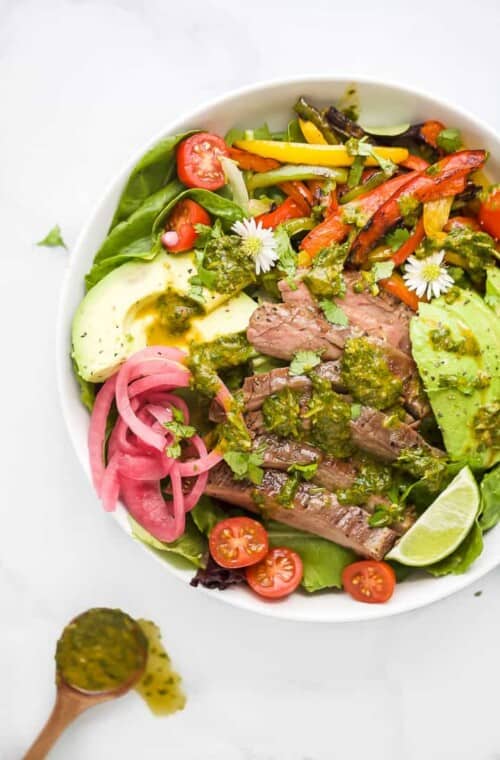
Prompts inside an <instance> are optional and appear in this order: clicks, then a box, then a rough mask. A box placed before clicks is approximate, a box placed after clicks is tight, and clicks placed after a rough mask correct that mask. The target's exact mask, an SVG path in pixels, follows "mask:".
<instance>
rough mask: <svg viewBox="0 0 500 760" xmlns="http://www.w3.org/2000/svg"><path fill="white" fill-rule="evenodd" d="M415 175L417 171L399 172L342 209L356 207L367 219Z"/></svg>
mask: <svg viewBox="0 0 500 760" xmlns="http://www.w3.org/2000/svg"><path fill="white" fill-rule="evenodd" d="M416 176H417V172H409V173H408V174H400V175H399V177H393V178H392V179H388V180H387V182H384V184H383V185H379V186H378V187H376V188H375V190H371V191H370V192H369V193H367V194H366V195H360V196H359V198H356V199H355V200H354V201H349V203H346V204H345V206H344V209H347V210H350V209H357V210H358V211H359V212H360V214H361V215H363V216H366V217H367V219H369V218H370V217H371V216H373V214H374V213H375V212H376V211H378V209H379V208H380V207H381V206H382V205H383V204H384V203H385V202H386V201H387V200H389V198H390V197H391V196H392V195H394V193H395V192H397V191H398V190H400V189H401V188H402V187H404V186H405V185H407V184H408V183H409V182H410V181H411V180H412V179H413V178H414V177H416Z"/></svg>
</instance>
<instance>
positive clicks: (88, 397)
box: [71, 359, 97, 412]
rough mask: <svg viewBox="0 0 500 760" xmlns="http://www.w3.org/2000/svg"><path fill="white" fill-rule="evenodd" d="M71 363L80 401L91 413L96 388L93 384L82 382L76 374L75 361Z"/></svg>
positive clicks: (86, 381) (81, 378)
mask: <svg viewBox="0 0 500 760" xmlns="http://www.w3.org/2000/svg"><path fill="white" fill-rule="evenodd" d="M71 361H72V363H73V374H74V376H75V377H76V381H77V383H78V387H79V388H80V400H81V402H82V404H83V405H84V406H85V407H86V408H87V409H88V410H89V412H91V411H92V409H93V408H94V401H95V397H96V393H97V386H96V384H95V383H89V381H88V380H84V379H83V377H81V375H80V374H79V372H78V367H77V365H76V362H75V360H74V359H72V360H71Z"/></svg>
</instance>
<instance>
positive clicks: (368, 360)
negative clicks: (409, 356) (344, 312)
mask: <svg viewBox="0 0 500 760" xmlns="http://www.w3.org/2000/svg"><path fill="white" fill-rule="evenodd" d="M341 372H342V380H343V382H344V383H345V386H346V388H347V389H348V390H349V392H350V393H352V395H353V396H354V398H355V399H356V400H357V401H360V402H361V403H362V404H365V405H366V406H371V407H373V408H375V409H387V408H388V407H391V406H394V405H395V404H396V403H397V401H398V399H399V397H400V395H401V392H402V389H403V386H402V383H401V380H400V379H399V378H397V377H395V376H394V375H393V374H392V372H391V371H390V369H389V365H388V364H387V361H386V359H385V357H384V354H383V352H382V350H381V349H380V348H379V347H378V346H376V345H375V344H373V343H371V342H370V341H369V340H367V339H366V338H350V339H349V340H348V341H346V344H345V348H344V353H343V355H342V366H341Z"/></svg>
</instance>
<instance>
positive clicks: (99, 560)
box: [0, 0, 500, 760]
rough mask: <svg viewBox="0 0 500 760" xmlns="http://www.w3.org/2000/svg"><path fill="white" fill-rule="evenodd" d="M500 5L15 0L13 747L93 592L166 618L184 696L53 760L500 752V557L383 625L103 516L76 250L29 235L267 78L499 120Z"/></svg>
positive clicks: (4, 86) (5, 166)
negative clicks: (262, 598) (61, 390)
mask: <svg viewBox="0 0 500 760" xmlns="http://www.w3.org/2000/svg"><path fill="white" fill-rule="evenodd" d="M341 5H342V6H344V7H342V8H341V7H340V6H341ZM475 14H476V15H475ZM499 22H500V16H499V10H498V3H497V0H482V1H481V2H476V3H475V4H473V5H472V6H467V7H466V8H464V7H463V6H462V5H461V4H460V3H458V2H457V0H442V1H441V2H439V3H438V2H428V0H420V1H419V2H418V3H402V2H396V1H395V0H386V2H385V3H384V4H383V5H381V4H379V3H372V2H370V1H369V0H358V1H357V2H355V3H354V2H351V3H342V4H340V3H337V2H334V1H332V0H321V1H320V2H312V3H309V4H307V3H303V2H299V1H298V0H287V1H286V2H285V1H283V2H275V3H273V2H269V1H267V2H264V0H252V2H249V3H246V4H245V5H244V6H243V5H241V6H240V5H239V4H238V3H237V2H234V0H232V2H230V0H205V2H201V0H185V1H184V2H182V3H172V2H169V1H168V0H163V1H162V0H142V1H141V0H115V2H111V0H106V1H104V0H93V1H92V0H88V1H86V2H84V1H81V0H74V1H73V2H70V1H69V0H59V1H58V0H10V1H9V0H0V218H1V220H2V223H1V235H0V239H1V249H0V262H1V269H0V311H1V321H0V324H1V332H2V360H1V367H2V372H1V375H0V388H1V390H0V399H1V400H2V426H1V433H0V449H1V457H0V473H1V475H0V477H1V498H0V514H1V520H0V674H1V689H0V758H1V760H16V759H18V758H20V757H21V754H22V751H23V749H24V748H26V746H27V745H28V743H29V741H30V739H31V738H32V736H33V735H34V734H35V732H36V731H37V730H38V728H39V727H40V725H41V723H42V721H43V720H44V718H45V716H46V714H47V712H48V710H49V708H50V705H51V701H52V698H53V693H54V687H53V683H52V679H53V660H52V654H53V648H54V643H55V640H56V638H57V636H58V633H59V631H60V630H61V628H62V626H63V625H64V624H65V623H66V621H68V620H69V619H70V618H71V617H72V616H73V615H74V614H75V613H77V612H78V611H80V610H83V609H85V608H87V607H89V606H93V605H112V606H119V607H122V608H123V609H125V610H128V611H129V612H131V613H132V614H134V615H137V616H147V617H152V618H154V619H155V620H156V621H157V622H158V623H159V624H160V625H161V627H162V629H163V631H164V636H165V638H166V641H167V645H168V647H169V649H170V651H171V653H172V656H173V658H174V661H175V663H176V665H177V666H178V668H179V669H180V671H181V673H182V674H183V676H184V678H185V686H186V690H187V693H188V698H189V699H188V705H187V708H186V710H185V712H184V713H182V714H178V715H176V716H174V717H173V718H171V719H168V720H155V719H153V718H152V717H151V716H150V715H149V714H148V712H147V710H146V709H145V707H144V706H143V704H142V702H141V701H140V700H139V699H137V698H136V697H135V696H133V695H132V696H130V697H128V698H126V699H124V700H123V701H121V702H117V703H114V704H110V705H107V706H103V707H101V708H99V709H98V710H96V711H95V712H94V713H93V714H88V715H86V716H84V717H83V718H82V719H81V720H80V721H79V723H78V724H77V725H75V726H74V727H73V728H72V729H71V730H69V731H68V733H67V734H66V735H65V737H64V738H63V739H62V740H61V741H60V744H59V745H58V747H57V748H56V749H55V750H54V751H53V753H52V754H51V757H53V758H54V759H56V758H60V759H61V760H62V759H63V758H64V760H89V758H92V760H115V758H135V757H138V756H139V754H140V756H141V757H142V758H145V759H146V758H147V759H148V760H149V758H151V759H152V758H160V757H162V758H163V757H166V758H175V760H201V758H204V759H207V760H209V759H210V758H214V760H215V758H217V760H326V759H327V758H328V759H330V758H334V757H335V758H344V757H348V758H354V759H357V758H361V757H364V756H369V757H370V758H371V759H372V760H402V759H403V760H421V759H422V758H432V759H433V760H442V759H445V758H446V759H447V758H450V759H451V758H453V760H495V759H496V760H498V758H500V723H499V720H498V696H497V695H498V688H497V684H498V681H499V679H500V659H499V655H498V647H499V645H498V641H499V626H500V595H499V593H498V581H499V580H500V570H498V571H496V572H494V573H491V574H490V575H489V576H488V577H487V578H485V579H484V580H483V581H482V582H481V583H480V584H478V585H477V586H476V587H473V588H470V589H468V590H466V591H464V592H463V593H461V594H458V595H456V596H455V597H453V598H451V599H448V600H447V601H445V602H443V603H441V604H438V605H435V606H434V607H432V608H429V609H426V610H422V611H419V612H416V613H413V614H410V615H406V616H402V617H400V618H394V619H389V620H386V621H384V622H380V623H375V624H369V625H368V624H364V625H350V626H326V625H325V626H312V625H298V624H286V623H279V622H277V621H275V620H271V619H265V618H260V617H254V616H251V615H249V614H246V613H243V612H241V611H238V610H235V609H232V608H229V607H226V606H225V605H222V604H220V603H219V602H218V601H217V599H216V598H215V597H216V594H214V598H213V599H212V598H207V597H206V596H201V595H198V594H196V593H193V592H190V591H189V590H188V589H187V588H185V587H184V586H182V585H181V584H179V583H178V582H177V581H176V580H175V579H173V578H171V577H170V576H169V575H168V574H166V573H164V572H162V571H161V568H160V567H159V566H158V565H157V564H156V563H155V562H152V561H151V560H150V559H149V558H148V557H147V556H146V555H145V554H144V553H142V552H141V551H139V549H138V548H137V547H136V546H134V545H133V543H132V542H131V541H130V540H129V539H128V538H126V536H125V535H124V534H123V533H122V532H121V531H120V530H119V529H118V527H117V526H116V525H115V524H114V523H113V522H112V521H111V520H109V519H108V518H107V517H106V516H105V515H104V514H103V513H102V512H101V511H100V509H99V508H98V506H97V503H96V501H95V498H94V497H93V495H92V493H91V490H90V487H89V484H88V483H87V482H86V480H85V479H84V476H83V474H82V473H81V471H80V469H79V467H78V465H77V462H76V458H75V456H74V454H73V451H72V450H71V448H70V445H69V442H68V438H67V435H66V431H65V429H64V426H63V421H62V419H61V414H60V410H59V406H58V399H57V395H56V391H55V384H54V324H55V319H56V305H57V299H58V294H59V289H60V284H61V278H62V276H63V274H64V270H65V267H66V265H67V259H68V255H67V254H66V253H64V252H63V251H60V250H47V249H42V248H36V247H35V246H34V245H33V243H34V241H36V240H38V239H40V238H41V237H42V236H43V235H44V234H45V233H46V232H47V230H48V229H49V228H50V227H51V226H52V225H53V224H55V223H56V222H57V223H59V224H60V225H61V226H62V229H63V232H64V235H65V237H66V239H67V241H68V243H69V245H70V246H71V244H72V243H73V242H74V240H75V238H76V236H77V234H78V231H79V229H80V227H81V225H82V224H83V222H84V220H85V219H86V217H87V215H88V213H89V211H90V208H91V206H92V205H93V204H94V202H95V199H96V197H97V196H99V194H100V193H101V192H102V189H103V187H104V185H105V184H106V183H107V181H108V180H109V179H110V178H111V177H112V176H113V174H114V173H115V172H116V171H117V170H118V168H119V167H120V165H121V163H122V162H123V161H124V159H125V158H126V157H127V156H128V155H129V154H130V152H131V151H133V150H136V148H137V147H138V146H139V145H140V144H141V142H143V141H145V140H146V139H147V138H148V137H149V136H150V135H151V134H153V133H154V132H156V131H157V130H158V129H160V128H161V126H162V125H163V123H164V122H165V121H167V120H168V119H169V118H171V117H172V116H173V115H174V114H176V113H177V112H179V111H182V110H184V109H186V108H189V107H191V106H192V105H194V104H196V103H197V102H198V101H199V100H200V99H206V98H207V97H208V96H213V95H216V94H218V93H222V92H224V91H225V90H227V89H229V88H234V87H235V86H238V85H240V84H244V83H248V82H253V81H256V80H258V79H264V78H271V77H275V76H280V75H289V74H306V73H318V72H331V73H332V74H335V73H345V72H348V73H353V74H360V75H362V74H371V75H377V76H380V77H387V78H390V79H395V80H400V81H402V82H407V83H409V84H412V85H414V86H418V87H422V88H429V90H431V91H432V92H433V93H435V94H437V95H442V96H444V97H446V98H448V99H450V100H452V101H455V102H457V103H460V104H462V105H463V106H465V107H467V108H469V109H470V110H472V111H473V112H475V113H476V114H477V115H479V116H481V117H483V118H484V119H486V120H487V121H489V122H490V123H491V124H492V125H493V126H496V127H497V128H498V127H500V106H499V102H498V98H497V95H496V89H497V88H496V84H495V82H496V75H495V72H496V71H497V63H498V61H497V52H496V51H497V37H498V28H499ZM480 590H481V591H482V592H483V593H482V595H481V596H476V595H475V592H478V591H480Z"/></svg>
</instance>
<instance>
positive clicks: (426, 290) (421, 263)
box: [403, 251, 453, 299]
mask: <svg viewBox="0 0 500 760" xmlns="http://www.w3.org/2000/svg"><path fill="white" fill-rule="evenodd" d="M443 258H444V251H438V252H437V253H433V254H431V255H430V256H427V258H425V259H417V258H416V256H410V258H409V259H408V261H407V262H406V266H405V272H404V274H403V279H404V281H405V282H406V284H407V286H408V289H409V290H414V291H415V293H416V294H417V296H418V297H419V298H422V297H423V296H427V298H429V299H430V298H437V297H438V296H440V295H441V294H442V293H447V292H448V290H449V289H450V288H451V287H452V285H453V278H452V277H451V276H450V275H449V274H448V270H447V268H446V266H445V265H444V264H443Z"/></svg>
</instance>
